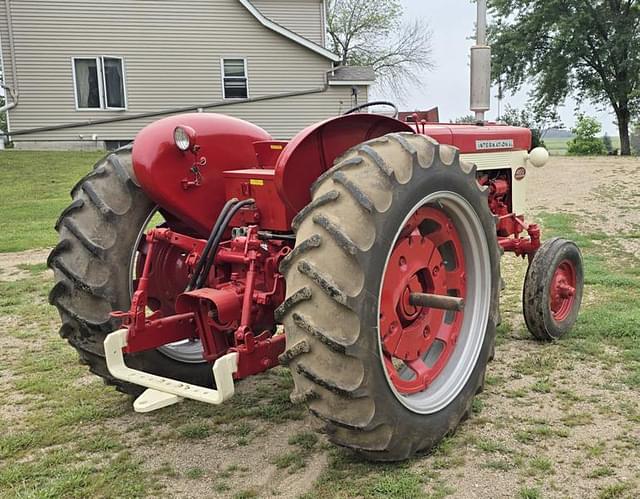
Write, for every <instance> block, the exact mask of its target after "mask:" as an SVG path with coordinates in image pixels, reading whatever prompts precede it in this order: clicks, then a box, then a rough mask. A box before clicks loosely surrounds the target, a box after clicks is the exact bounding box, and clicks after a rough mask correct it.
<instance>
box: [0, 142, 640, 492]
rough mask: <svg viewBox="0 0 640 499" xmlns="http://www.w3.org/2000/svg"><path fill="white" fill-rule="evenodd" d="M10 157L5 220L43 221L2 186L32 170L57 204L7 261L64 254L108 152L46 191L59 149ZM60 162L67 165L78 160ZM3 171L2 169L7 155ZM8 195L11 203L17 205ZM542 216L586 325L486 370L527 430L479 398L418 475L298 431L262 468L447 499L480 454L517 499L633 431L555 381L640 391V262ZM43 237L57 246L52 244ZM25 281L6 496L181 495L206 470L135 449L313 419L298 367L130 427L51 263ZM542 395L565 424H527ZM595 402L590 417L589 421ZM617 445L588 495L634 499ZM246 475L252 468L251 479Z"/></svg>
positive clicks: (8, 358) (585, 473)
mask: <svg viewBox="0 0 640 499" xmlns="http://www.w3.org/2000/svg"><path fill="white" fill-rule="evenodd" d="M3 154H4V153H3ZM10 154H11V155H13V156H14V158H20V156H21V155H23V154H24V157H22V159H20V160H19V161H21V163H20V165H22V166H21V171H20V174H19V175H18V174H17V172H16V171H13V170H11V171H10V170H7V169H6V168H2V169H0V188H1V189H4V190H3V191H2V196H3V201H2V203H3V205H2V206H3V208H6V209H7V210H8V211H6V213H7V216H6V218H5V220H4V221H3V222H2V223H6V220H10V219H13V220H16V219H17V217H19V214H20V213H24V212H25V210H26V211H27V212H30V213H35V211H36V210H35V206H36V205H37V203H35V204H34V203H31V202H30V200H29V199H28V198H27V197H25V198H24V199H17V200H16V195H15V192H13V191H11V189H9V188H8V187H7V186H8V184H10V183H11V182H14V183H17V184H19V183H20V182H23V180H24V179H22V177H23V176H26V175H27V173H28V172H30V171H31V172H33V171H35V173H33V177H34V179H33V186H34V187H33V189H34V190H33V191H30V192H32V193H37V195H38V196H41V197H42V199H43V200H48V201H50V208H49V209H48V210H47V211H48V213H47V214H46V215H47V217H48V220H49V221H48V222H46V224H45V222H43V221H42V222H38V223H37V224H25V225H23V227H22V228H21V230H20V231H16V232H15V233H14V234H13V235H12V236H11V239H10V240H5V239H3V241H2V242H0V251H13V250H18V249H28V248H31V247H42V246H50V245H53V244H54V243H55V233H54V232H53V230H52V226H53V223H54V222H55V219H56V217H57V214H58V213H57V212H58V211H59V210H60V209H62V207H63V206H64V205H66V203H67V202H68V197H67V192H68V190H69V188H70V187H71V186H72V185H73V183H75V181H76V180H77V179H78V178H80V177H81V176H82V174H83V173H84V172H86V171H87V170H88V168H89V167H90V165H91V163H92V162H93V160H95V159H96V158H97V157H98V155H88V154H78V153H73V154H71V155H70V156H71V157H74V158H75V160H74V161H72V163H74V164H75V165H76V167H75V168H76V170H75V171H72V170H73V168H70V169H69V171H67V172H66V173H65V174H64V175H63V174H62V173H60V175H59V176H58V177H56V178H57V180H56V181H55V182H52V183H51V184H50V185H49V183H47V181H46V180H45V179H44V178H43V177H46V176H47V175H49V172H48V170H47V169H46V168H43V169H42V170H37V169H36V170H32V168H31V165H33V164H40V165H42V164H44V163H46V162H47V161H51V156H49V153H46V154H43V158H45V159H37V160H36V159H32V160H27V159H26V158H28V157H29V156H28V155H33V154H34V153H22V152H11V153H10ZM38 154H40V153H38ZM56 154H61V156H60V157H61V158H64V157H65V154H67V153H56ZM91 156H93V157H91ZM46 158H48V159H46ZM0 161H5V162H6V161H7V160H6V157H4V156H3V155H2V154H0ZM0 164H2V163H0ZM13 164H14V166H15V165H17V164H18V163H16V162H15V161H14V163H13ZM7 172H10V174H9V173H7ZM38 172H39V173H38ZM65 175H66V180H65V178H63V177H64V176H65ZM5 179H6V180H5ZM24 183H26V180H24ZM31 197H33V196H31ZM10 198H11V199H14V201H7V199H10ZM48 201H47V202H48ZM63 201H64V202H63ZM56 203H58V204H56ZM539 215H540V216H539V217H538V216H536V217H533V216H532V218H539V219H540V221H541V223H542V225H543V228H544V234H545V238H550V237H553V236H556V235H557V236H562V237H568V238H570V239H574V240H575V241H576V242H577V243H578V244H579V246H580V247H581V248H582V251H583V254H584V259H585V276H586V286H587V294H588V296H589V300H588V302H586V304H585V306H584V307H583V310H582V313H581V316H580V319H579V321H578V324H577V325H576V328H575V329H574V331H572V333H571V334H570V335H569V336H568V337H567V338H566V339H563V340H562V341H560V342H558V343H555V344H552V345H537V344H536V346H535V348H534V349H532V350H531V351H530V352H529V353H526V354H522V355H521V356H519V358H518V361H517V362H514V364H513V372H512V373H510V374H504V373H502V375H501V376H498V375H495V374H493V373H491V372H490V374H489V376H488V377H487V391H501V396H502V397H503V398H502V402H501V403H503V404H505V406H509V405H513V406H518V404H520V405H521V411H522V416H521V418H520V419H518V420H517V421H514V420H513V419H505V420H504V421H502V420H501V419H500V418H497V419H496V418H492V419H489V418H487V417H485V413H486V410H487V407H486V406H487V403H486V400H487V399H486V394H483V395H480V396H479V397H478V398H477V399H476V402H475V403H474V407H473V412H474V417H473V418H472V419H471V420H470V421H469V422H468V423H467V424H465V425H464V426H463V427H462V429H461V430H460V431H459V432H458V433H457V434H456V435H454V436H452V437H450V438H447V439H445V440H444V441H443V442H442V443H441V444H440V445H439V446H438V448H437V449H436V450H435V451H434V452H432V453H431V454H430V455H429V456H426V457H420V458H418V459H415V460H412V461H410V462H408V463H401V464H387V465H376V464H371V463H366V462H363V461H362V460H360V459H358V458H357V457H355V456H353V455H352V454H350V453H348V452H346V451H343V450H339V449H336V448H333V447H330V448H327V446H326V444H325V443H324V440H323V439H322V438H320V439H319V438H318V437H317V435H316V434H315V433H312V432H309V431H299V432H297V433H296V432H293V431H292V432H291V434H290V435H289V436H288V440H285V444H286V445H285V450H284V451H283V452H282V453H280V454H278V455H277V456H275V457H274V458H273V459H272V460H270V461H269V462H268V461H265V466H269V465H270V466H272V467H275V468H276V469H277V470H278V471H279V472H280V473H283V474H284V475H288V474H295V473H300V472H302V471H303V470H305V469H307V468H308V466H309V464H310V462H311V460H312V459H313V458H314V457H315V456H316V455H317V454H319V453H327V455H328V463H327V465H326V467H325V468H324V469H323V471H322V473H321V474H320V477H319V479H318V480H317V481H316V482H315V483H314V485H313V488H312V491H311V492H309V493H308V494H306V496H305V497H306V498H307V499H316V498H317V499H324V498H333V497H373V498H382V497H385V498H386V497H389V498H412V497H433V498H442V497H446V496H448V495H451V494H453V493H457V494H458V495H460V494H461V491H460V490H457V489H456V478H455V477H456V476H464V474H465V471H466V468H465V466H467V465H469V462H470V461H471V459H472V458H473V456H474V455H479V456H481V457H482V459H481V465H479V466H480V472H481V473H482V474H491V473H495V474H496V475H503V474H504V475H505V476H509V477H515V478H513V480H514V484H516V485H515V493H514V495H515V496H516V497H527V498H536V497H547V494H546V491H547V490H548V489H547V488H546V487H549V485H548V484H549V483H552V481H553V480H554V479H556V478H554V477H555V476H556V474H555V473H554V472H553V471H554V470H555V468H556V466H559V463H557V462H556V460H555V458H554V459H552V458H551V457H550V456H551V455H555V454H553V453H552V452H549V450H550V449H551V448H552V446H554V445H555V446H558V445H564V443H563V442H564V441H566V439H567V438H569V436H570V435H571V433H572V432H573V431H575V430H576V429H579V428H584V427H585V426H588V425H589V424H592V422H593V419H594V417H596V416H597V414H598V411H614V410H615V411H617V412H616V413H617V414H621V415H622V416H623V417H624V418H625V419H624V420H625V421H626V422H628V423H629V424H630V425H636V426H635V427H637V424H638V423H640V409H639V408H638V407H637V405H636V404H635V403H634V401H633V400H620V405H619V407H611V408H606V407H605V408H602V407H599V405H598V401H597V400H590V399H589V398H588V397H587V396H585V395H583V394H578V393H574V392H573V391H572V390H570V389H567V388H565V387H564V386H563V380H562V378H561V377H559V374H561V375H563V376H564V375H567V372H566V371H563V369H564V368H565V367H566V365H567V364H568V363H572V362H573V363H592V362H600V363H604V364H605V365H609V366H613V365H615V364H622V365H623V366H624V369H623V370H616V372H619V373H620V374H616V376H619V377H620V379H619V381H620V382H621V383H626V385H628V386H630V387H632V388H633V389H638V388H639V387H640V341H639V340H640V330H639V329H638V325H639V324H640V307H638V303H640V271H638V268H639V263H640V262H639V261H638V258H637V257H635V256H633V255H629V254H626V253H624V252H623V251H622V250H621V248H620V247H618V244H617V242H616V240H614V239H611V238H609V237H607V236H606V235H605V234H602V233H600V232H593V233H585V232H580V231H578V230H577V228H576V227H578V226H579V222H580V219H579V217H576V216H569V215H566V214H555V213H542V214H539ZM20 216H21V215H20ZM45 225H47V226H46V228H45ZM45 230H46V231H48V233H47V234H44V233H43V231H45ZM636 232H637V231H636ZM49 233H50V236H49V235H48V234H49ZM625 237H629V238H633V237H636V236H634V234H632V233H629V234H619V235H618V237H617V239H620V238H625ZM506 258H508V257H506ZM21 270H24V271H26V272H28V273H29V276H28V277H27V278H25V279H22V280H19V281H15V282H0V316H1V317H2V318H3V319H7V318H11V320H13V321H14V322H13V323H12V325H11V327H5V326H3V323H0V328H2V329H1V330H0V334H2V335H7V337H8V338H6V339H8V340H10V341H7V346H6V347H5V348H4V350H3V352H2V359H1V360H0V374H2V375H3V377H4V372H5V371H6V372H8V373H10V374H11V376H10V378H9V379H8V380H7V381H6V382H4V383H3V385H1V386H0V398H1V399H3V400H4V399H6V400H9V404H11V405H13V406H14V407H15V410H16V412H18V413H20V417H19V418H17V419H15V420H14V419H11V420H10V419H6V420H5V419H4V417H3V418H2V419H0V427H2V428H7V430H6V431H2V432H0V463H2V464H1V465H0V497H91V496H100V497H137V496H140V497H142V496H159V495H167V494H170V490H165V489H162V486H161V485H159V483H161V481H160V480H159V479H160V478H163V479H165V480H168V481H169V482H170V481H171V480H174V479H175V480H178V479H188V480H193V481H196V480H204V479H206V478H207V476H208V474H209V473H211V470H210V469H209V468H208V466H207V463H201V464H199V466H189V467H187V468H185V469H178V467H179V463H165V464H163V465H160V466H159V467H158V468H157V469H155V470H153V471H152V472H151V473H149V470H148V469H145V466H144V463H142V462H141V460H140V457H137V456H139V454H138V453H137V448H138V447H140V446H146V447H147V448H150V449H155V450H156V451H157V452H158V453H162V445H163V444H164V443H166V442H173V443H176V444H182V445H184V446H185V448H188V446H189V445H196V444H198V443H201V442H207V443H210V444H211V446H212V449H211V452H212V453H215V452H216V448H217V445H218V444H219V442H221V441H224V442H225V446H226V448H227V449H232V452H233V449H236V450H237V451H238V452H242V451H243V448H244V447H245V446H247V445H251V444H252V443H253V442H260V438H262V437H263V436H264V435H265V433H266V432H269V431H272V430H273V429H274V428H275V427H276V426H281V425H288V424H290V423H291V422H294V421H298V420H300V419H302V418H303V417H304V416H305V414H306V411H305V409H303V408H302V407H300V406H295V405H292V404H291V403H290V401H289V398H288V394H289V392H290V390H291V386H292V381H291V377H290V375H289V373H288V371H286V370H284V369H275V370H272V371H271V372H269V373H267V374H265V375H262V376H260V377H258V378H256V379H255V380H254V381H253V382H251V383H250V385H251V388H250V389H244V390H241V391H240V392H239V393H237V394H236V396H235V397H234V398H232V399H231V400H230V401H228V403H225V404H224V405H222V406H218V407H213V406H207V405H203V404H196V403H183V404H180V405H177V406H174V407H171V408H167V409H165V410H163V411H160V412H158V413H156V414H152V415H147V416H144V417H140V418H137V417H136V418H135V420H133V422H132V421H129V422H128V423H126V424H122V423H121V422H122V421H126V418H128V417H130V416H131V407H130V400H129V399H128V398H126V397H123V396H122V395H121V394H118V393H117V392H115V391H114V390H113V389H111V388H109V387H103V386H102V384H101V383H100V381H99V380H98V379H95V378H93V377H92V376H91V375H89V374H88V373H87V369H86V367H85V366H81V365H79V364H78V363H77V358H76V354H75V352H74V351H73V349H71V348H69V347H68V345H66V344H65V342H64V341H62V340H60V339H59V338H57V337H56V336H55V334H53V331H54V330H55V329H56V328H57V322H58V320H57V315H56V312H55V310H53V309H52V308H51V307H49V306H48V305H47V297H46V295H47V292H48V290H49V288H50V286H51V282H50V281H49V278H48V277H47V275H48V274H47V273H46V269H45V267H44V265H43V264H36V265H26V266H22V267H21ZM503 305H506V307H504V308H509V309H517V308H518V306H519V305H518V303H515V301H514V303H506V304H504V303H503ZM499 334H500V335H501V336H502V338H503V339H502V341H503V345H504V342H509V341H521V338H523V337H526V333H525V332H524V331H517V332H516V331H512V328H511V327H510V325H509V323H508V321H505V323H504V324H503V325H502V326H501V328H500V331H499ZM3 339H5V338H3ZM498 355H500V352H498ZM612 371H613V370H612ZM510 375H511V376H512V377H513V379H517V378H518V377H528V379H530V381H528V382H527V384H526V385H524V386H521V387H517V388H512V387H507V386H506V385H508V383H509V382H510V381H511V379H509V376H510ZM569 375H570V374H569ZM606 382H607V380H603V383H606ZM531 394H535V396H537V397H554V398H555V399H556V400H558V401H559V402H561V403H562V404H563V407H564V412H563V414H562V417H561V418H560V419H559V421H556V422H554V423H551V422H549V421H546V420H544V419H542V418H538V419H536V418H534V417H532V416H531V415H530V414H529V411H530V407H529V404H530V399H529V397H530V396H531ZM587 404H588V405H587ZM586 405H587V407H589V410H588V411H585V409H584V408H585V406H586ZM114 422H115V423H114ZM487 424H493V425H496V426H498V425H503V426H501V430H504V431H503V433H502V436H501V438H492V437H491V436H487V435H484V434H482V432H480V431H478V429H479V428H482V426H483V425H487ZM625 438H627V439H628V440H625ZM559 442H560V443H559ZM637 443H638V442H637V440H634V439H633V438H632V437H631V436H628V437H624V436H622V437H620V438H618V439H617V440H616V441H615V444H616V445H620V446H625V445H628V446H629V448H628V449H627V448H626V447H623V450H621V451H619V452H629V453H631V452H635V450H633V449H634V448H635V447H634V446H636V445H637ZM533 448H536V449H541V451H540V453H539V454H531V453H530V451H531V449H533ZM615 449H616V448H615V446H614V444H612V443H610V442H607V443H605V442H603V441H600V440H594V441H592V442H589V443H588V445H585V447H584V448H580V449H579V450H578V452H579V457H576V456H575V453H573V454H572V455H573V456H574V458H575V467H576V469H577V473H578V474H579V476H580V477H581V479H583V480H587V481H589V483H590V484H593V485H592V487H593V490H594V491H595V492H594V494H597V495H599V496H600V497H605V498H606V497H625V496H628V497H637V494H636V493H637V489H635V488H634V487H635V485H634V483H633V482H626V481H625V482H619V481H618V478H619V475H618V474H617V469H618V468H617V466H618V462H619V454H615V452H618V451H616V450H615ZM227 452H229V451H227ZM587 465H589V466H587ZM245 472H248V471H243V472H242V473H245ZM242 473H241V472H240V470H239V467H238V466H237V465H232V464H230V465H229V466H228V467H226V468H223V469H220V470H219V471H218V472H217V473H216V474H214V478H213V484H212V486H211V487H212V488H211V495H212V496H216V495H219V494H223V493H224V494H228V495H230V496H231V497H233V496H234V495H235V496H236V497H255V496H256V495H257V494H260V493H264V491H259V490H254V489H251V488H248V487H247V486H246V485H244V484H243V483H242V476H241V475H242ZM607 480H608V481H607ZM562 495H563V494H560V493H558V496H562Z"/></svg>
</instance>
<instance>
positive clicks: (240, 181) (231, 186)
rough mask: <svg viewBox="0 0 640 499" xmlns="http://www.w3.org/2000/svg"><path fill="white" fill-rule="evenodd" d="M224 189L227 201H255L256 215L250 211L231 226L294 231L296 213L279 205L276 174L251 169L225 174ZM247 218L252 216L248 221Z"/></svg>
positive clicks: (238, 216) (239, 214) (241, 213)
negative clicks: (292, 228) (233, 199)
mask: <svg viewBox="0 0 640 499" xmlns="http://www.w3.org/2000/svg"><path fill="white" fill-rule="evenodd" d="M223 175H224V185H225V191H226V196H227V199H232V198H234V197H235V198H238V199H249V198H253V199H255V201H256V203H255V204H256V208H257V213H256V215H254V214H253V212H251V210H250V209H249V208H247V209H245V210H244V211H243V210H241V212H240V213H238V215H237V216H236V217H235V218H234V219H233V220H232V222H231V225H232V226H242V225H249V224H252V223H253V224H255V223H260V227H261V228H263V229H268V230H277V231H283V232H287V231H289V230H290V229H291V220H292V219H293V217H294V216H295V213H294V212H292V211H291V210H289V209H288V208H287V207H286V206H285V205H284V203H282V202H280V199H279V194H278V189H277V187H276V184H275V170H267V169H255V168H253V169H249V170H234V171H228V172H224V174H223ZM247 214H250V216H249V219H247Z"/></svg>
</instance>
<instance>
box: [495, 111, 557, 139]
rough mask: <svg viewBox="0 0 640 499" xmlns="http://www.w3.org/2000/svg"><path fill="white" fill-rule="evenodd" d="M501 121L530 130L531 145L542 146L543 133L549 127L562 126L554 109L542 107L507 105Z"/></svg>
mask: <svg viewBox="0 0 640 499" xmlns="http://www.w3.org/2000/svg"><path fill="white" fill-rule="evenodd" d="M501 119H502V121H504V122H505V123H506V124H507V125H511V126H521V127H525V128H528V129H529V130H531V137H532V141H531V147H532V148H535V147H544V146H545V144H544V135H545V134H546V133H547V132H548V131H549V129H551V128H559V127H561V126H562V123H560V117H559V116H558V114H557V113H556V112H555V111H554V110H543V109H536V108H534V109H532V110H528V109H522V110H519V109H516V108H514V107H511V106H507V107H506V109H505V112H504V114H503V115H502V118H501Z"/></svg>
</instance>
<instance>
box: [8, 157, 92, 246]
mask: <svg viewBox="0 0 640 499" xmlns="http://www.w3.org/2000/svg"><path fill="white" fill-rule="evenodd" d="M103 154H104V153H103V152H66V151H65V152H59V151H52V152H40V151H2V152H0V213H2V218H1V219H0V234H2V237H0V252H7V251H22V250H26V249H30V248H46V247H50V246H53V245H55V243H56V241H57V239H58V237H57V234H56V232H55V231H54V230H53V226H54V224H55V222H56V220H57V217H58V215H59V214H60V212H61V211H62V210H63V209H64V208H65V207H66V206H67V205H68V204H69V203H70V198H69V191H70V190H71V188H72V187H73V186H74V185H75V183H76V182H77V181H78V180H80V178H82V177H83V176H84V175H85V174H86V173H87V172H89V171H90V170H91V168H92V166H93V164H94V163H95V162H96V161H97V160H98V159H99V158H100V157H101V156H102V155H103Z"/></svg>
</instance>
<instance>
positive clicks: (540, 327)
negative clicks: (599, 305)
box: [522, 238, 584, 341]
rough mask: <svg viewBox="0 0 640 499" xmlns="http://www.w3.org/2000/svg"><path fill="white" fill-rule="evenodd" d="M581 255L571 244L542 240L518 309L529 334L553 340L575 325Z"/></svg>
mask: <svg viewBox="0 0 640 499" xmlns="http://www.w3.org/2000/svg"><path fill="white" fill-rule="evenodd" d="M583 287H584V270H583V267H582V254H581V253H580V250H579V249H578V246H576V244H575V243H574V242H572V241H567V240H566V239H561V238H555V239H551V240H549V241H546V242H545V243H544V244H543V245H542V246H541V247H540V249H539V250H538V251H537V252H536V254H535V256H534V257H533V259H532V260H531V263H530V264H529V268H528V270H527V276H526V277H525V280H524V287H523V291H522V310H523V313H524V319H525V322H526V324H527V328H528V329H529V331H530V332H531V334H532V335H533V336H534V337H535V338H537V339H539V340H543V341H550V340H557V339H559V338H561V337H562V336H563V335H564V334H566V333H567V332H568V331H569V330H570V329H571V328H572V327H573V325H574V324H575V322H576V320H577V318H578V312H579V310H580V303H581V302H582V291H583Z"/></svg>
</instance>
